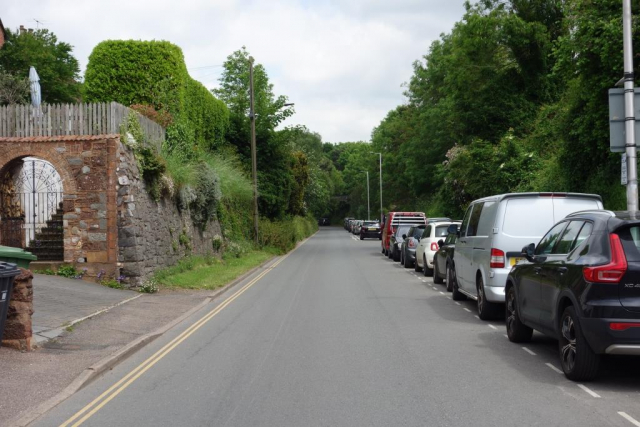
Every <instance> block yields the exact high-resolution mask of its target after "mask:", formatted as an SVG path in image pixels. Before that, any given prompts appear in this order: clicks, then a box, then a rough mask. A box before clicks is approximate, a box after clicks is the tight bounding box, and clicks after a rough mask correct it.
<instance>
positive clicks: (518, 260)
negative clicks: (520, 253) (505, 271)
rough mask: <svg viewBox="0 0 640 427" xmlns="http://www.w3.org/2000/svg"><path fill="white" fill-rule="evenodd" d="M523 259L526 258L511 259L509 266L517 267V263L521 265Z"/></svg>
mask: <svg viewBox="0 0 640 427" xmlns="http://www.w3.org/2000/svg"><path fill="white" fill-rule="evenodd" d="M523 259H524V258H510V259H509V264H511V267H513V266H514V265H516V264H517V263H519V262H520V261H522V260H523Z"/></svg>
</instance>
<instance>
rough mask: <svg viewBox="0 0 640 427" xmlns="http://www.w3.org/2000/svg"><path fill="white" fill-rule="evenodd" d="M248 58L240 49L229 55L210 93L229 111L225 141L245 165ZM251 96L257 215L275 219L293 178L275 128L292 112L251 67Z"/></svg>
mask: <svg viewBox="0 0 640 427" xmlns="http://www.w3.org/2000/svg"><path fill="white" fill-rule="evenodd" d="M249 58H250V57H249V52H248V51H247V50H246V48H244V47H243V48H242V49H240V50H237V51H235V52H233V53H232V54H231V55H229V56H228V57H227V60H226V61H225V63H224V66H223V67H224V71H223V72H222V76H221V77H220V88H218V89H214V90H213V91H212V92H213V93H214V94H215V95H216V96H217V97H218V98H220V99H221V100H223V101H224V102H225V103H226V104H227V106H228V107H229V111H230V118H229V119H230V120H229V121H230V124H229V130H228V131H227V135H226V138H227V141H228V142H229V143H230V144H231V145H233V146H234V147H235V148H236V149H237V151H238V153H239V154H240V155H241V157H242V158H243V160H244V162H245V164H246V165H248V164H249V163H248V162H250V158H251V145H250V141H251V140H250V136H251V135H250V129H251V127H250V119H249ZM254 94H255V113H256V144H257V150H256V151H257V156H258V191H259V194H260V199H259V202H260V212H261V213H262V214H263V215H266V216H268V217H271V218H277V217H280V216H282V215H284V214H285V213H286V212H287V208H288V207H289V202H290V195H291V191H292V188H293V180H294V177H293V175H292V170H291V168H292V161H293V158H292V153H291V150H290V147H289V146H287V145H286V144H285V143H284V142H283V141H282V139H281V138H278V137H277V136H276V135H275V128H276V126H278V124H280V123H281V122H282V121H283V120H285V119H286V118H287V117H289V116H291V115H292V114H293V109H292V108H285V105H284V104H286V103H287V97H286V96H284V95H280V96H276V95H275V94H274V92H273V84H271V83H270V82H269V77H268V75H267V72H266V70H265V68H264V67H263V66H262V65H260V64H255V65H254Z"/></svg>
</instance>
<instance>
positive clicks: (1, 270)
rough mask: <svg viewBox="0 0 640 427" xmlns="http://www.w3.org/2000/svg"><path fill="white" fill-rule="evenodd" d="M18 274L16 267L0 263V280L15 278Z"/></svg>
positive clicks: (7, 263) (8, 263)
mask: <svg viewBox="0 0 640 427" xmlns="http://www.w3.org/2000/svg"><path fill="white" fill-rule="evenodd" d="M19 273H20V270H18V266H17V265H15V264H12V263H10V262H2V261H0V278H4V277H13V276H17V275H18V274H19Z"/></svg>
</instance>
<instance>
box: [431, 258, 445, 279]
mask: <svg viewBox="0 0 640 427" xmlns="http://www.w3.org/2000/svg"><path fill="white" fill-rule="evenodd" d="M433 283H435V284H436V285H442V284H443V283H444V280H442V277H440V272H439V271H438V260H437V259H434V260H433Z"/></svg>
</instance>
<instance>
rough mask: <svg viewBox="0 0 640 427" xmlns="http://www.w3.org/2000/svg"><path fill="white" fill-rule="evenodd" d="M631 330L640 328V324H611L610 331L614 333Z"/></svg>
mask: <svg viewBox="0 0 640 427" xmlns="http://www.w3.org/2000/svg"><path fill="white" fill-rule="evenodd" d="M630 328H640V323H633V322H614V323H609V329H611V330H612V331H626V330H627V329H630Z"/></svg>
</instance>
